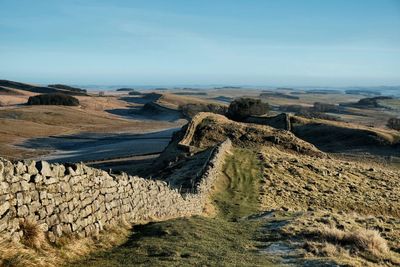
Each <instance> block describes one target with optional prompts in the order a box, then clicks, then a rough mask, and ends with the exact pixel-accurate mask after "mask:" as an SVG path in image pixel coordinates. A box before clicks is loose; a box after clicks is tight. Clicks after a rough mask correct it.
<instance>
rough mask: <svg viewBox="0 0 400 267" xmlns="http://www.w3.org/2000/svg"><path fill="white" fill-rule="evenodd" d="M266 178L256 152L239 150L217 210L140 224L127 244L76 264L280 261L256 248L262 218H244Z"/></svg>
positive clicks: (221, 188)
mask: <svg viewBox="0 0 400 267" xmlns="http://www.w3.org/2000/svg"><path fill="white" fill-rule="evenodd" d="M261 178H262V173H261V165H260V162H259V160H258V159H257V155H256V154H255V153H254V152H253V151H250V150H244V149H237V150H235V151H233V154H232V155H231V156H229V157H228V159H227V161H226V165H225V168H224V171H223V174H222V177H221V179H220V180H219V183H218V185H217V188H216V191H215V195H214V198H213V199H212V204H213V206H214V208H216V210H215V211H214V212H212V213H215V214H211V216H210V217H192V218H182V219H175V220H170V221H166V222H158V223H150V224H146V225H142V226H135V227H134V228H133V233H132V235H131V236H130V237H129V240H128V241H127V242H126V243H125V244H123V245H121V246H119V247H116V248H114V249H112V250H109V251H103V252H100V253H97V254H94V255H91V256H90V257H88V258H87V259H85V260H83V261H80V262H75V263H73V264H72V265H71V266H194V265H195V266H201V265H205V266H277V265H276V263H275V264H273V262H274V261H273V260H272V259H271V258H270V257H267V256H266V255H263V254H260V253H259V252H258V251H257V249H256V246H257V245H259V243H258V241H256V239H257V235H258V231H259V230H258V229H259V227H260V226H261V225H260V223H259V222H256V221H248V220H241V218H243V217H244V216H247V215H250V214H252V213H254V212H257V211H258V209H259V201H258V197H257V196H258V189H259V186H260V181H261Z"/></svg>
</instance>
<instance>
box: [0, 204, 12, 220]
mask: <svg viewBox="0 0 400 267" xmlns="http://www.w3.org/2000/svg"><path fill="white" fill-rule="evenodd" d="M9 209H10V203H9V202H8V201H7V202H4V203H1V204H0V217H1V216H3V214H4V213H6V211H8V210H9Z"/></svg>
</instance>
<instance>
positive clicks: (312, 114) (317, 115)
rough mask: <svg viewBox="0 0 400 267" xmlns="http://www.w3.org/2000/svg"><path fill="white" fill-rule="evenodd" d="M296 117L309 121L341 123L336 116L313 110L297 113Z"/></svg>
mask: <svg viewBox="0 0 400 267" xmlns="http://www.w3.org/2000/svg"><path fill="white" fill-rule="evenodd" d="M295 115H296V116H301V117H303V118H307V119H322V120H330V121H340V119H339V118H338V117H336V116H332V115H329V114H326V113H323V112H318V111H313V110H312V109H303V110H300V111H299V112H296V113H295Z"/></svg>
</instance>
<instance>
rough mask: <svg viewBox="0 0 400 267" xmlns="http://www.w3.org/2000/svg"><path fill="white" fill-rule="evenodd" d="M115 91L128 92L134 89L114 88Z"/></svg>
mask: <svg viewBox="0 0 400 267" xmlns="http://www.w3.org/2000/svg"><path fill="white" fill-rule="evenodd" d="M116 91H117V92H130V91H135V89H133V88H119V89H117V90H116Z"/></svg>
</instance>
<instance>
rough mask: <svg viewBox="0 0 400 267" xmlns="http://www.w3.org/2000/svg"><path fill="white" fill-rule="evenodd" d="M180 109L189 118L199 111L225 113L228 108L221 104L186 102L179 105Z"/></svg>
mask: <svg viewBox="0 0 400 267" xmlns="http://www.w3.org/2000/svg"><path fill="white" fill-rule="evenodd" d="M180 110H181V111H182V113H183V115H184V116H186V117H189V118H192V117H194V116H195V115H196V114H197V113H199V112H212V113H216V114H221V115H225V114H226V112H227V111H228V108H227V107H226V106H223V105H218V104H202V103H196V104H186V105H182V106H180Z"/></svg>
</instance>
